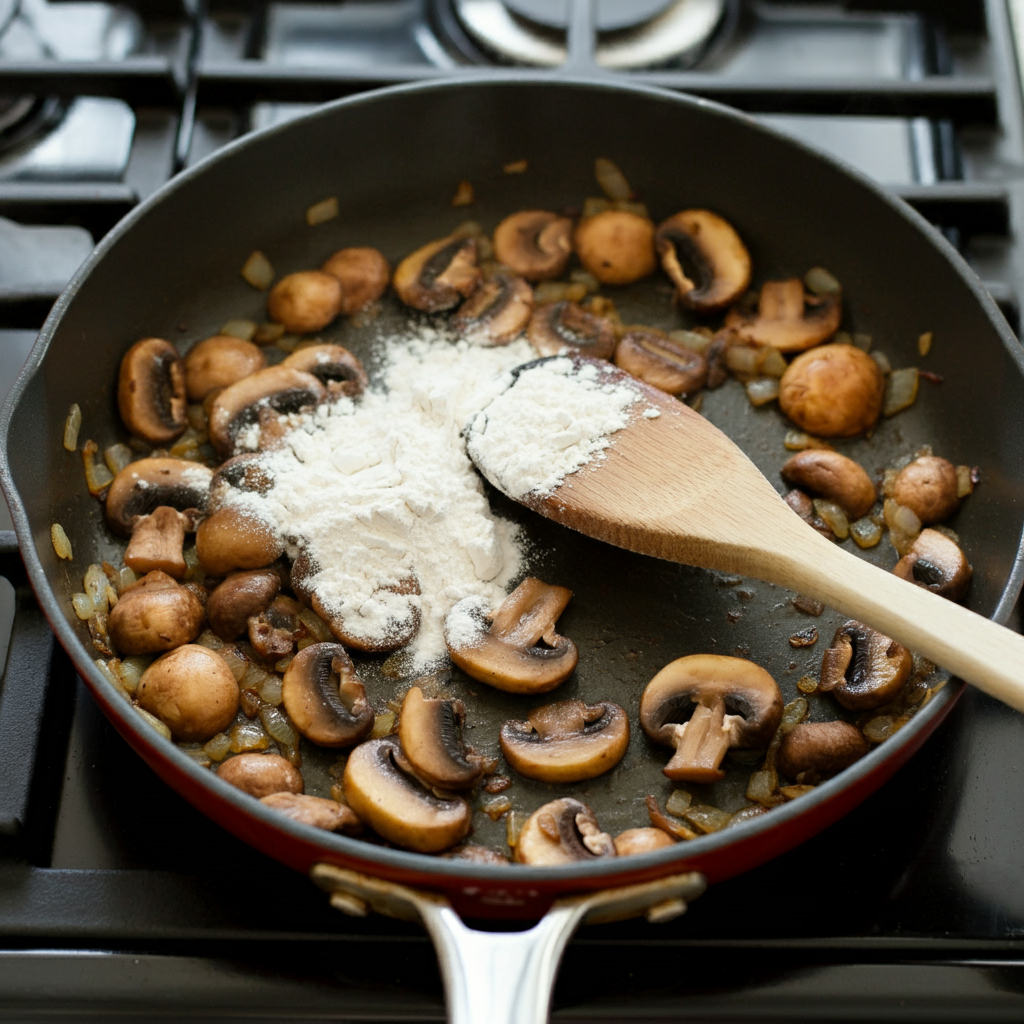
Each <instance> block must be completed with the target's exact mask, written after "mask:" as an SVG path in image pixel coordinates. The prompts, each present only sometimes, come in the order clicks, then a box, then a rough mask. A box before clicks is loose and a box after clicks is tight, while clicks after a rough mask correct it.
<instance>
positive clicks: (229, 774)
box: [217, 753, 302, 799]
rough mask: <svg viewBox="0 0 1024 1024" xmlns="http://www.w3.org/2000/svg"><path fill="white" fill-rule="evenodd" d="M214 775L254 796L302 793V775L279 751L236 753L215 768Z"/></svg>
mask: <svg viewBox="0 0 1024 1024" xmlns="http://www.w3.org/2000/svg"><path fill="white" fill-rule="evenodd" d="M217 777H218V778H221V779H223V780H224V781H225V782H230V783H231V785H232V786H235V787H237V788H238V789H241V790H242V791H243V792H246V793H248V794H249V795H250V796H254V797H256V798H257V799H258V798H260V797H264V796H269V795H270V794H271V793H301V792H302V774H301V773H300V772H299V770H298V768H296V767H295V766H294V765H293V764H292V763H291V761H289V760H288V759H287V758H284V757H282V756H281V755H280V754H251V753H250V754H238V755H236V756H235V757H231V758H228V760H226V761H225V762H224V763H223V764H222V765H221V766H220V767H219V768H218V769H217Z"/></svg>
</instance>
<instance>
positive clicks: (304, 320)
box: [267, 270, 342, 334]
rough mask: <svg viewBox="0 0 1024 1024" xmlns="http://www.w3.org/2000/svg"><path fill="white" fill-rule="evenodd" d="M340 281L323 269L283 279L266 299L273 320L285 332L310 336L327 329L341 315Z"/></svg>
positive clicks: (268, 311) (303, 271)
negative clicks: (281, 326) (280, 325)
mask: <svg viewBox="0 0 1024 1024" xmlns="http://www.w3.org/2000/svg"><path fill="white" fill-rule="evenodd" d="M341 304H342V292H341V282H340V281H339V280H338V279H337V278H336V277H334V276H333V275H332V274H325V273H324V272H323V271H322V270H302V271H299V273H297V274H289V275H288V276H287V277H282V278H281V280H280V281H278V282H277V284H275V285H274V287H273V288H271V289H270V294H269V295H268V296H267V313H268V314H269V316H270V319H271V320H275V321H276V322H277V323H279V324H284V328H285V330H286V331H291V332H293V333H294V334H307V333H309V332H310V331H319V330H322V329H323V328H324V327H326V326H327V325H328V324H329V323H330V322H331V321H332V320H333V319H334V318H335V317H336V316H337V315H338V314H339V313H340V312H341Z"/></svg>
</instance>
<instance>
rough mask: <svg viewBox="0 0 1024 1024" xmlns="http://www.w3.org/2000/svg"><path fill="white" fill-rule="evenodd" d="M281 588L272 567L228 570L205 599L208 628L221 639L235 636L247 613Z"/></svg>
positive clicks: (267, 601)
mask: <svg viewBox="0 0 1024 1024" xmlns="http://www.w3.org/2000/svg"><path fill="white" fill-rule="evenodd" d="M280 589H281V577H280V576H279V575H278V574H277V573H276V572H274V571H273V570H272V569H254V570H251V571H248V572H236V573H232V574H231V575H230V576H228V578H227V579H226V580H224V582H223V583H221V584H220V585H219V586H217V587H215V588H214V590H213V592H212V593H211V594H210V596H209V597H208V598H207V600H206V618H207V621H208V622H209V623H210V629H212V630H213V632H214V633H216V635H217V636H219V637H220V638H221V640H229V641H230V640H235V639H237V638H238V637H239V636H241V635H242V633H243V632H245V630H246V627H247V624H248V620H249V616H251V615H256V614H258V613H259V612H261V611H263V609H264V608H266V607H267V605H269V604H270V602H271V601H273V600H274V598H275V597H276V596H277V594H278V591H279V590H280Z"/></svg>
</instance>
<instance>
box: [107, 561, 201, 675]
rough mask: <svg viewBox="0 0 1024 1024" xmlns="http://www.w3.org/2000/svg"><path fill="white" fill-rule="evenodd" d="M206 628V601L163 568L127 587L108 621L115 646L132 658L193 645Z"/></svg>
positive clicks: (108, 627) (108, 628)
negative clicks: (204, 608)
mask: <svg viewBox="0 0 1024 1024" xmlns="http://www.w3.org/2000/svg"><path fill="white" fill-rule="evenodd" d="M202 628H203V605H202V602H200V600H199V598H197V597H196V596H195V594H193V593H192V591H190V590H189V589H188V588H187V587H183V586H182V585H181V584H180V583H177V582H175V581H174V580H173V579H172V578H171V577H170V576H168V575H167V573H165V572H161V571H160V570H159V569H155V570H154V571H153V572H150V573H147V574H146V575H145V576H143V577H142V579H140V580H136V581H135V583H133V584H132V585H131V586H130V587H125V589H124V591H122V593H121V596H120V598H119V599H118V602H117V604H115V605H114V607H113V608H111V610H110V617H109V619H108V620H107V630H108V631H109V633H110V638H111V640H113V641H114V646H115V647H116V648H117V650H118V651H119V652H120V653H121V654H122V655H124V656H125V657H130V658H131V657H135V656H136V655H140V654H158V653H160V652H161V651H170V650H172V649H173V648H175V647H180V646H181V645H182V644H187V643H190V642H191V641H193V640H195V638H196V637H197V636H199V634H200V632H201V631H202Z"/></svg>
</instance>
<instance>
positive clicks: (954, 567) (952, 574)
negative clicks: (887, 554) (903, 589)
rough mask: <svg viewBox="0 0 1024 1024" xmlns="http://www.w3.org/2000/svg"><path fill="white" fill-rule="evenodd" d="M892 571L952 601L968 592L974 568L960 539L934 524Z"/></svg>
mask: <svg viewBox="0 0 1024 1024" xmlns="http://www.w3.org/2000/svg"><path fill="white" fill-rule="evenodd" d="M892 571H893V572H894V573H895V574H896V575H897V576H899V577H900V579H904V580H907V581H908V582H909V583H916V584H917V585H918V586H920V587H924V588H925V589H926V590H930V591H932V593H935V594H938V595H939V596H940V597H945V598H948V599H949V600H950V601H959V600H960V599H961V598H962V597H963V596H964V594H966V593H967V587H968V586H969V585H970V582H971V576H972V574H973V572H974V570H973V569H972V568H971V566H970V563H969V562H968V561H967V556H966V555H965V554H964V553H963V551H961V550H960V546H959V545H958V544H957V543H956V541H955V540H953V539H952V538H951V537H947V536H946V535H945V534H944V533H940V532H939V531H938V530H932V529H930V528H928V529H924V530H922V531H921V532H920V533H919V534H918V535H917V539H916V540H915V541H914V543H913V544H912V545H911V546H910V550H909V551H908V552H907V553H906V554H905V555H904V556H903V557H902V558H901V559H900V560H899V561H898V562H897V563H896V565H895V567H894V568H893V570H892Z"/></svg>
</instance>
